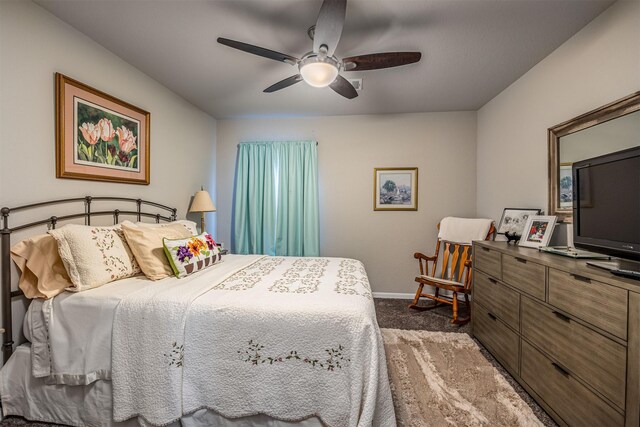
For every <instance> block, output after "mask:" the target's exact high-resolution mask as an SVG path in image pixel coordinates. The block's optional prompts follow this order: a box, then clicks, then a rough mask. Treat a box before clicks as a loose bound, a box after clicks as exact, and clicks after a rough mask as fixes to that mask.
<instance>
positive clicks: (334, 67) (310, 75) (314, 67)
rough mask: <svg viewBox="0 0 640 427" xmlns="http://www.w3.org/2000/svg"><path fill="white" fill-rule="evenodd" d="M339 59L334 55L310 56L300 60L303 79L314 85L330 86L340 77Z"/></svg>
mask: <svg viewBox="0 0 640 427" xmlns="http://www.w3.org/2000/svg"><path fill="white" fill-rule="evenodd" d="M338 68H339V67H338V61H337V60H336V59H334V58H332V57H325V58H320V57H318V56H315V55H313V56H308V57H306V58H304V59H302V60H301V61H300V66H299V69H300V75H301V76H302V79H303V80H304V81H305V82H307V83H308V84H309V85H310V86H313V87H326V86H329V85H330V84H331V83H333V81H334V80H335V79H336V77H338Z"/></svg>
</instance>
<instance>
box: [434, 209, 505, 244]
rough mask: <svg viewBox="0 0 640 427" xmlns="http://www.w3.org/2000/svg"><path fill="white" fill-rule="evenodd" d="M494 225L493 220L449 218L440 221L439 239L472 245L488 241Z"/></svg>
mask: <svg viewBox="0 0 640 427" xmlns="http://www.w3.org/2000/svg"><path fill="white" fill-rule="evenodd" d="M492 223H493V220H492V219H481V218H455V217H452V216H449V217H446V218H443V219H442V221H440V231H439V232H438V238H439V239H440V240H446V241H447V242H453V243H461V244H463V245H470V244H471V242H472V241H474V240H484V239H486V237H487V234H488V233H489V229H490V228H491V224H492Z"/></svg>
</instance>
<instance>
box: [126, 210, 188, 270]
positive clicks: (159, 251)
mask: <svg viewBox="0 0 640 427" xmlns="http://www.w3.org/2000/svg"><path fill="white" fill-rule="evenodd" d="M122 231H123V232H124V235H125V237H126V239H127V243H129V247H130V248H131V252H133V255H134V256H135V257H136V261H138V264H139V265H140V268H141V269H142V272H143V273H144V274H145V276H147V277H148V278H149V279H151V280H160V279H164V278H165V277H169V276H172V275H173V270H172V269H171V265H169V261H168V260H167V257H166V256H165V254H164V249H163V247H162V239H164V238H167V239H183V238H185V237H191V236H192V234H191V232H190V231H189V230H188V229H187V228H186V227H185V226H184V225H183V224H179V223H178V224H174V223H172V224H166V225H163V226H162V227H157V226H153V225H151V226H149V225H147V224H142V223H137V224H133V223H131V222H128V221H125V222H123V223H122Z"/></svg>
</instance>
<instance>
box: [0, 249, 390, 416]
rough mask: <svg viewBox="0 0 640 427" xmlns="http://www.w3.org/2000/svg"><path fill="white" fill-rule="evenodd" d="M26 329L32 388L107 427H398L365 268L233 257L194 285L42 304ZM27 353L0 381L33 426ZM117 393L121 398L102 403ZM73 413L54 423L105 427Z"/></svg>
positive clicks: (140, 280) (125, 284) (112, 291)
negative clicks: (237, 423)
mask: <svg viewBox="0 0 640 427" xmlns="http://www.w3.org/2000/svg"><path fill="white" fill-rule="evenodd" d="M24 329H25V336H26V337H27V338H28V339H29V341H31V347H30V349H29V351H30V353H31V363H30V365H31V366H28V367H27V368H29V369H30V370H31V374H32V375H31V380H30V384H29V388H37V389H38V390H39V391H38V392H41V393H45V394H46V393H47V390H60V389H61V388H62V389H67V390H69V392H68V393H64V394H63V395H64V396H71V395H72V394H73V393H74V392H73V391H72V390H75V391H76V392H77V391H78V390H79V389H82V390H83V393H82V395H85V396H86V398H87V399H89V398H95V400H97V401H100V402H101V404H102V405H106V406H105V407H104V410H106V411H107V412H109V413H112V414H113V419H111V418H109V419H101V420H100V422H99V423H98V424H99V425H118V424H117V423H114V421H115V422H126V421H128V420H129V421H131V420H137V421H138V422H140V423H141V424H152V425H170V424H171V423H174V422H178V421H181V422H182V423H183V424H186V425H195V424H197V423H198V420H199V419H200V420H203V419H205V420H208V421H204V422H202V423H201V424H200V425H212V424H208V423H209V422H211V418H206V417H211V416H218V417H219V416H220V415H222V416H224V417H226V418H227V419H238V418H241V417H247V416H256V415H257V414H260V415H258V419H260V418H259V417H264V416H268V417H270V418H272V419H275V420H282V421H290V422H301V421H302V422H303V423H307V424H306V425H313V424H309V423H313V422H315V423H318V420H321V421H322V423H324V424H325V425H329V426H369V425H379V426H393V425H395V417H394V412H393V404H392V400H391V393H390V389H389V382H388V377H387V372H386V362H385V355H384V348H383V343H382V338H381V335H380V331H379V328H378V325H377V322H376V318H375V311H374V306H373V301H372V298H371V291H370V288H369V283H368V279H367V276H366V273H365V270H364V267H363V266H362V264H361V263H360V262H359V261H356V260H350V259H342V258H295V257H264V256H241V255H228V256H225V258H224V262H222V263H220V264H218V265H215V266H214V267H211V268H208V269H206V270H203V271H201V272H199V273H195V274H193V275H191V276H188V277H186V278H184V279H177V278H167V279H163V280H160V281H157V282H153V281H150V280H147V279H145V278H144V276H136V277H132V278H128V279H122V280H118V281H115V282H112V283H109V284H107V285H104V286H101V287H99V288H96V289H91V290H88V291H84V292H80V293H69V292H65V293H63V294H60V295H58V296H57V297H55V298H53V299H50V300H34V301H33V303H32V304H31V306H30V308H29V311H28V313H27V316H26V318H25V328H24ZM25 351H26V350H25V349H24V348H21V349H20V351H17V352H16V354H15V355H14V357H13V358H12V361H10V362H9V363H8V364H7V365H6V366H5V368H3V370H2V371H1V372H0V375H1V381H0V387H2V389H1V390H0V394H1V396H2V399H3V410H4V411H5V413H6V414H10V413H12V412H11V411H12V410H13V411H16V412H13V413H15V414H17V415H25V416H27V417H29V414H27V413H24V412H19V411H20V410H22V409H24V408H22V409H21V408H19V407H18V406H17V404H15V399H12V390H11V388H17V387H18V386H17V385H15V384H16V383H13V384H14V385H11V384H12V381H18V380H19V379H17V378H15V377H19V376H20V375H18V373H19V372H22V371H24V370H25V369H26V368H25V366H26V365H25V364H26V362H25V361H24V353H25ZM21 355H22V356H21ZM13 359H16V360H13ZM12 363H13V364H14V365H15V367H18V366H20V367H21V368H20V369H10V367H11V366H12ZM27 377H29V375H27ZM24 381H26V380H22V382H23V383H24ZM22 389H25V388H24V387H22ZM25 390H26V389H25ZM31 393H32V394H33V393H36V391H34V390H32V391H31ZM111 393H113V400H112V401H111V400H107V399H106V398H105V397H104V396H107V395H109V396H110V395H111ZM71 401H73V399H71ZM7 402H9V404H7ZM10 402H14V403H13V404H12V403H10ZM79 404H80V405H84V404H86V402H85V403H82V402H80V403H79ZM66 405H67V406H68V407H69V408H71V409H73V408H76V407H75V406H74V405H73V404H72V403H70V402H67V404H66ZM23 406H24V405H23ZM41 406H42V405H41ZM71 409H70V410H71ZM76 409H77V408H76ZM61 410H62V409H58V411H61ZM73 411H75V412H74V413H75V416H76V417H78V419H77V420H76V421H74V422H71V420H73V419H74V418H73V417H71V418H70V417H69V415H70V414H64V417H63V416H62V415H61V417H60V418H59V419H49V420H45V421H58V422H63V423H67V424H75V425H96V420H95V419H86V420H85V419H82V413H83V412H82V411H77V410H75V409H73V410H72V412H73ZM87 412H91V411H84V413H87ZM93 413H95V411H94V412H93ZM104 413H105V412H101V414H102V415H100V417H102V416H103V414H104ZM207 414H208V415H207ZM50 415H51V414H50ZM31 416H32V417H33V415H31ZM65 417H66V418H65ZM202 417H204V418H202ZM94 418H95V417H94ZM221 419H222V418H221ZM304 420H306V421H304ZM245 421H246V419H245ZM262 421H264V419H262ZM194 423H195V424H194ZM221 425H222V424H221ZM257 425H264V423H262V424H261V421H258V424H257Z"/></svg>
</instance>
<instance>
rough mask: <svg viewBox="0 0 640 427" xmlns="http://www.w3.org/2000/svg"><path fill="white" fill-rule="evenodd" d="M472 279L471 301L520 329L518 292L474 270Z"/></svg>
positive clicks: (514, 327)
mask: <svg viewBox="0 0 640 427" xmlns="http://www.w3.org/2000/svg"><path fill="white" fill-rule="evenodd" d="M474 274H475V276H474V281H473V301H474V303H475V301H477V302H479V303H481V304H482V305H483V306H485V307H487V308H488V309H489V310H490V311H491V313H493V314H495V315H496V316H498V317H499V318H500V319H501V320H502V321H504V323H506V324H507V325H509V326H511V327H512V328H513V329H515V330H516V331H517V330H519V329H520V294H518V293H517V292H516V291H514V290H513V289H510V288H508V287H506V286H504V285H502V284H501V283H500V282H498V281H497V280H496V279H493V278H491V277H489V276H487V275H486V274H484V273H482V272H480V271H476V272H475V273H474Z"/></svg>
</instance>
